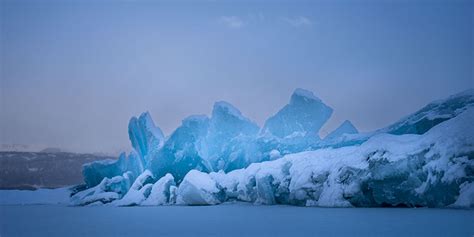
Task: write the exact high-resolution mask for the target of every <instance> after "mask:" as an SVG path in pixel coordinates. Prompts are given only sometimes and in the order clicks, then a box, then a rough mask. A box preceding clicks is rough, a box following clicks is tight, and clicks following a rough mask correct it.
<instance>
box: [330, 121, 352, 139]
mask: <svg viewBox="0 0 474 237" xmlns="http://www.w3.org/2000/svg"><path fill="white" fill-rule="evenodd" d="M357 133H359V131H357V129H356V128H355V127H354V125H353V124H352V123H351V122H350V121H349V120H346V121H344V122H343V123H342V124H341V125H339V127H338V128H336V129H335V130H334V131H332V132H331V133H329V135H327V136H326V137H325V138H324V139H335V138H338V137H340V136H342V135H343V134H357Z"/></svg>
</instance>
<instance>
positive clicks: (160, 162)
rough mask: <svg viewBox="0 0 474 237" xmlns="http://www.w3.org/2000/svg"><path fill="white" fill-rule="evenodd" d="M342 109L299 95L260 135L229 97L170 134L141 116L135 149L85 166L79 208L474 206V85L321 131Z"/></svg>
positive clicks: (135, 123) (133, 123)
mask: <svg viewBox="0 0 474 237" xmlns="http://www.w3.org/2000/svg"><path fill="white" fill-rule="evenodd" d="M332 111H333V110H332V109H331V108H330V107H329V106H327V105H325V104H324V103H323V102H322V101H321V100H320V99H319V98H317V97H316V96H315V95H314V94H313V93H311V92H309V91H306V90H302V89H297V90H295V92H294V93H293V94H292V96H291V98H290V102H289V104H288V105H286V106H284V107H283V108H282V109H281V110H280V111H279V112H277V113H276V114H275V115H274V116H272V117H270V118H269V119H268V120H267V121H266V122H265V124H264V126H263V128H259V126H258V125H256V124H255V123H254V122H252V121H251V120H250V119H248V118H246V117H245V116H243V115H242V113H241V112H240V111H239V110H238V109H237V108H235V107H234V106H232V105H231V104H230V103H227V102H223V101H220V102H217V103H215V104H214V107H213V110H212V114H211V116H210V117H208V116H206V115H193V116H189V117H187V118H185V119H184V120H183V121H182V124H181V125H180V126H179V127H178V128H177V129H176V130H175V131H174V132H173V133H172V134H171V135H170V136H169V137H167V138H166V139H165V138H164V136H163V133H162V132H161V130H160V129H159V128H158V127H156V126H155V124H154V123H153V120H152V118H151V116H150V115H149V113H144V114H142V115H141V116H140V117H139V118H132V119H131V120H130V123H129V136H130V140H131V144H132V147H133V149H132V151H131V152H130V153H129V154H128V155H126V154H125V153H122V154H121V155H120V157H119V159H118V160H114V161H111V160H108V161H100V162H93V163H89V164H86V165H84V169H83V174H84V182H85V183H86V185H85V186H86V187H85V189H80V188H76V189H75V190H76V191H75V193H73V195H72V197H71V203H72V204H73V205H103V204H110V205H117V206H133V205H144V206H150V205H173V204H177V205H215V204H220V203H223V202H228V201H244V202H251V203H257V204H266V205H272V204H290V205H301V206H324V207H359V206H360V207H380V206H409V207H416V206H428V207H448V206H449V207H472V206H473V203H474V201H473V188H472V187H473V182H474V155H473V154H474V138H473V136H474V127H473V125H472V122H471V121H474V90H468V91H465V92H463V93H460V94H457V95H454V96H451V97H449V98H447V99H445V100H440V101H436V102H433V103H431V104H429V105H427V106H426V107H424V108H422V109H421V110H419V111H417V112H415V113H414V114H412V115H409V116H407V117H405V118H403V119H401V120H399V121H398V122H396V123H394V124H392V125H390V126H387V127H385V128H382V129H379V130H376V131H373V132H368V133H358V131H357V129H356V128H355V127H354V126H353V125H352V123H351V122H349V121H345V122H343V123H342V124H341V125H340V126H339V127H338V128H337V129H335V130H334V131H333V132H331V133H330V134H329V135H328V136H326V137H325V138H324V139H321V138H320V137H319V136H318V131H319V129H320V128H321V126H322V125H323V124H324V123H325V122H326V121H327V120H328V119H329V117H330V116H331V114H332Z"/></svg>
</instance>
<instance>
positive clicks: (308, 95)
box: [290, 88, 321, 104]
mask: <svg viewBox="0 0 474 237" xmlns="http://www.w3.org/2000/svg"><path fill="white" fill-rule="evenodd" d="M302 99H303V100H304V101H307V100H314V101H318V102H321V99H319V98H318V97H316V96H315V95H314V93H313V92H311V91H308V90H305V89H301V88H297V89H296V90H295V91H294V92H293V94H292V95H291V100H290V104H294V103H296V102H297V101H300V100H302Z"/></svg>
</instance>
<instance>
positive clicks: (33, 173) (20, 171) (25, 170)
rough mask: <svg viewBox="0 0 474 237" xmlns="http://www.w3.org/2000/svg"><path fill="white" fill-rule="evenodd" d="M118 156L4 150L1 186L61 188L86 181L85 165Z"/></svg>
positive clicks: (12, 187) (4, 187)
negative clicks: (83, 174) (83, 172)
mask: <svg viewBox="0 0 474 237" xmlns="http://www.w3.org/2000/svg"><path fill="white" fill-rule="evenodd" d="M104 159H116V157H111V156H105V155H94V154H76V153H68V152H44V151H43V152H14V151H2V152H0V189H36V188H57V187H63V186H68V185H76V184H80V183H83V177H82V165H83V164H85V163H89V162H92V161H96V160H104Z"/></svg>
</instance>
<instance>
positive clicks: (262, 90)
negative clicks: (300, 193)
mask: <svg viewBox="0 0 474 237" xmlns="http://www.w3.org/2000/svg"><path fill="white" fill-rule="evenodd" d="M0 8H1V9H0V20H1V23H0V24H1V28H0V30H1V32H0V66H1V68H0V78H1V91H0V100H1V101H0V103H1V113H0V128H1V137H0V143H2V144H12V143H17V144H32V145H34V144H43V145H45V146H49V147H59V148H61V149H65V150H70V151H77V152H99V151H100V152H117V151H119V150H127V149H129V142H128V134H127V124H128V120H129V119H130V117H131V116H137V115H139V114H140V113H141V112H144V111H149V112H150V113H151V115H152V117H153V119H154V121H155V123H156V124H157V125H158V126H159V127H160V128H161V129H162V130H163V131H164V132H165V134H167V135H169V134H170V133H171V132H172V131H173V130H174V129H175V128H176V127H178V126H179V124H180V123H181V120H182V119H183V118H184V117H186V116H188V115H191V114H210V112H211V109H212V105H213V103H214V102H215V101H218V100H225V101H228V102H230V103H231V104H233V105H234V106H236V107H237V108H239V109H240V110H241V111H242V113H243V114H244V115H245V116H247V117H249V118H250V119H252V120H254V121H256V122H257V123H258V124H259V125H260V126H262V125H263V122H264V121H265V119H266V118H268V117H269V116H271V115H273V114H275V113H276V112H277V111H278V110H279V109H280V108H281V107H283V106H284V105H285V104H286V103H288V101H289V97H290V95H291V93H292V92H293V90H294V89H295V88H305V89H308V90H311V91H313V92H314V93H315V94H316V95H317V96H318V97H320V98H321V99H322V100H323V101H324V102H325V103H326V104H327V105H329V106H331V107H332V108H333V109H334V114H333V117H332V119H331V120H330V121H329V123H328V124H327V126H325V127H324V128H323V130H322V131H321V135H325V134H327V133H329V132H330V131H331V130H332V129H334V128H335V127H337V126H338V125H339V124H340V123H341V122H342V121H344V120H345V119H349V120H350V121H352V122H353V124H354V125H355V126H356V127H357V128H358V129H359V130H360V131H370V130H374V129H377V128H380V127H383V126H386V125H388V124H390V123H392V122H394V121H396V120H398V119H400V118H401V117H403V116H405V115H407V114H410V113H412V112H414V111H416V110H417V109H419V108H421V107H422V106H424V105H426V104H427V103H429V102H431V101H433V100H436V99H442V98H444V97H446V96H449V95H451V94H455V93H457V92H460V91H463V90H465V89H468V88H472V87H474V71H473V69H474V56H473V52H474V47H473V44H474V43H473V33H474V32H473V29H474V27H473V23H474V13H473V12H474V3H473V1H460V0H454V1H312V2H309V1H296V2H294V1H288V2H285V1H278V2H275V3H273V4H269V3H268V2H266V1H256V2H253V3H250V2H248V1H244V2H234V1H202V2H201V1H192V2H191V1H190V2H187V1H177V2H171V1H140V0H137V1H122V2H118V1H75V0H71V1H8V0H7V1H5V0H3V1H0Z"/></svg>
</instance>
